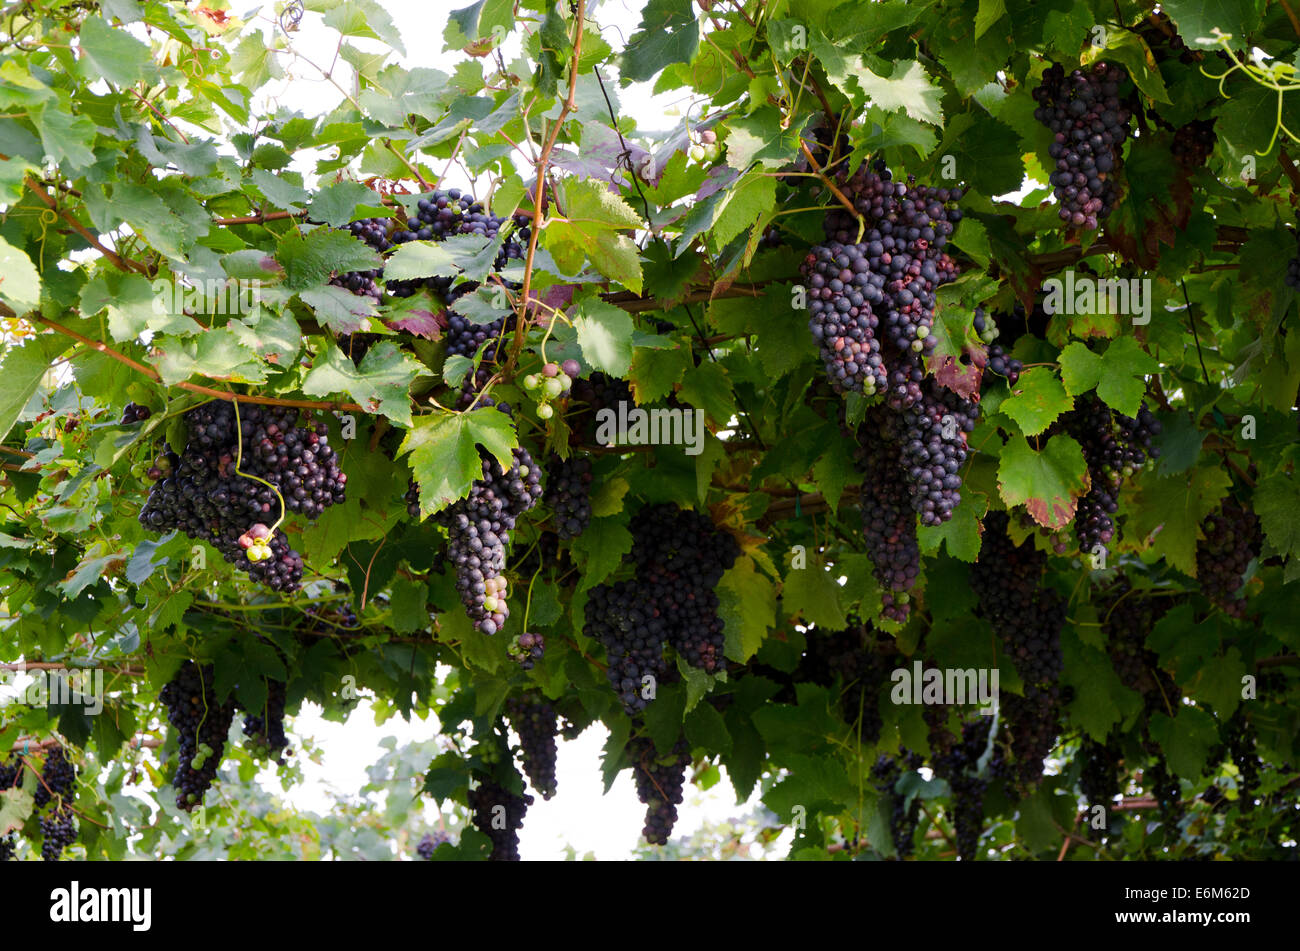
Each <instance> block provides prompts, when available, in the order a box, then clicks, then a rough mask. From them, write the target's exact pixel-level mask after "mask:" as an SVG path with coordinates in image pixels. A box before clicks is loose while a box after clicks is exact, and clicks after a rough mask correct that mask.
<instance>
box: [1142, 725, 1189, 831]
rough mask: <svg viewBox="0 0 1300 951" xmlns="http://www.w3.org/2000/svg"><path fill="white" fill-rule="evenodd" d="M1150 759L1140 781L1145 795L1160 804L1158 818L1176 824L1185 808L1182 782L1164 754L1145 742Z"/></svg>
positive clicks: (1167, 823) (1152, 744)
mask: <svg viewBox="0 0 1300 951" xmlns="http://www.w3.org/2000/svg"><path fill="white" fill-rule="evenodd" d="M1147 752H1148V753H1149V754H1150V755H1151V757H1152V761H1151V763H1150V764H1149V765H1148V766H1147V767H1146V769H1145V770H1143V774H1142V783H1143V785H1144V786H1145V787H1146V792H1147V795H1149V796H1150V797H1151V798H1152V799H1154V800H1155V801H1156V802H1158V803H1159V804H1160V818H1161V821H1163V822H1164V823H1165V824H1166V825H1171V826H1172V825H1176V824H1177V823H1178V821H1179V820H1180V819H1182V818H1183V814H1184V813H1185V812H1186V808H1185V807H1184V805H1183V784H1182V783H1181V782H1179V779H1178V776H1177V775H1176V774H1175V773H1174V772H1173V771H1172V770H1171V769H1170V768H1169V763H1168V762H1167V761H1166V760H1165V757H1164V754H1163V753H1162V752H1161V751H1160V748H1159V747H1157V746H1156V745H1155V744H1154V743H1151V744H1147Z"/></svg>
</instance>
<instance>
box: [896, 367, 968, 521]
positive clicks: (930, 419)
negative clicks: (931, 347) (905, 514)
mask: <svg viewBox="0 0 1300 951" xmlns="http://www.w3.org/2000/svg"><path fill="white" fill-rule="evenodd" d="M978 419H979V403H976V402H974V401H971V400H967V399H964V398H963V397H961V396H960V395H958V394H957V393H955V392H953V391H952V390H949V389H945V388H943V387H941V386H939V385H938V384H937V383H935V382H934V380H933V379H932V378H927V379H926V380H924V381H923V382H922V383H921V397H920V399H918V400H917V401H916V402H914V403H912V404H911V405H909V406H905V407H903V408H902V409H899V410H897V411H896V412H894V413H893V414H891V415H890V416H889V417H888V418H887V420H886V431H885V436H886V439H888V440H889V441H891V442H893V443H895V444H896V445H897V446H898V447H899V462H900V463H901V465H902V468H903V475H904V476H905V477H906V484H907V491H908V496H909V498H910V500H911V504H912V510H913V511H914V512H916V513H917V514H918V515H920V516H921V524H922V525H942V524H943V523H944V522H946V521H948V519H950V518H952V510H953V509H954V508H956V507H957V504H958V503H959V502H961V484H962V477H961V467H962V466H963V465H965V464H966V458H967V456H968V454H969V449H968V448H967V443H966V437H967V435H968V434H970V433H972V432H974V431H975V423H976V421H977V420H978Z"/></svg>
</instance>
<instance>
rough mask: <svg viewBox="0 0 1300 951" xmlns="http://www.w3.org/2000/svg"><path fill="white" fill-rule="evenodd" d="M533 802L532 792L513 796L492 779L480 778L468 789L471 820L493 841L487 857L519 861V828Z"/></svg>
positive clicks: (498, 860)
mask: <svg viewBox="0 0 1300 951" xmlns="http://www.w3.org/2000/svg"><path fill="white" fill-rule="evenodd" d="M532 804H533V797H532V796H529V795H523V796H516V795H515V794H514V793H512V792H510V791H509V790H508V789H505V788H504V787H502V786H501V785H500V784H498V783H497V782H496V781H495V780H492V779H481V780H480V781H479V784H478V785H477V786H475V787H474V788H473V789H471V790H470V791H469V808H470V813H471V816H470V818H471V821H472V822H473V823H474V826H475V827H476V828H477V829H478V830H479V831H480V832H482V833H483V834H484V835H486V836H487V837H488V838H489V839H490V840H491V841H492V854H491V855H490V856H489V859H490V861H493V862H518V861H519V830H520V829H522V828H523V826H524V814H525V813H526V812H527V811H528V807H529V806H531V805H532Z"/></svg>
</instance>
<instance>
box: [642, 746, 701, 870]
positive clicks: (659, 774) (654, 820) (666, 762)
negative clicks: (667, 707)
mask: <svg viewBox="0 0 1300 951" xmlns="http://www.w3.org/2000/svg"><path fill="white" fill-rule="evenodd" d="M628 755H629V756H630V758H631V760H632V776H633V779H634V780H635V781H636V795H637V798H638V799H640V800H641V802H642V803H643V804H644V805H645V807H646V810H645V827H644V828H643V829H642V830H641V834H642V835H643V836H644V837H645V840H646V841H647V842H649V843H650V844H651V845H667V844H668V839H669V837H671V836H672V834H673V825H674V824H676V822H677V807H678V806H680V805H681V804H682V795H683V787H684V786H685V784H686V767H687V766H689V765H690V764H691V754H690V750H689V749H688V748H687V746H686V741H685V740H683V739H680V738H679V739H678V740H677V743H676V745H675V746H674V747H673V749H672V752H671V753H669V754H668V755H667V756H665V757H660V756H659V755H658V753H657V751H656V750H655V745H654V741H653V740H650V739H649V738H647V737H634V738H633V739H632V740H631V742H629V743H628Z"/></svg>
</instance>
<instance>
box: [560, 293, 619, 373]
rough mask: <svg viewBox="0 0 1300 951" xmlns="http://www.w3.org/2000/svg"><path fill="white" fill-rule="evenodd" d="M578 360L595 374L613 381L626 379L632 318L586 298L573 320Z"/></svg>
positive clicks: (615, 308) (609, 305)
mask: <svg viewBox="0 0 1300 951" xmlns="http://www.w3.org/2000/svg"><path fill="white" fill-rule="evenodd" d="M573 326H574V329H575V330H576V331H577V332H578V344H579V346H581V347H582V356H583V359H585V360H586V361H587V363H588V365H590V366H591V367H592V369H595V370H603V371H604V372H606V373H610V374H613V375H614V376H617V377H624V376H626V375H627V371H628V368H629V367H630V366H631V364H632V329H633V328H632V316H631V315H630V314H629V313H628V312H627V311H625V310H623V309H622V308H619V307H615V306H614V305H613V304H606V303H605V302H604V301H601V300H599V299H594V298H588V299H587V300H584V301H582V303H581V304H579V305H578V316H576V317H575V318H574V319H573Z"/></svg>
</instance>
